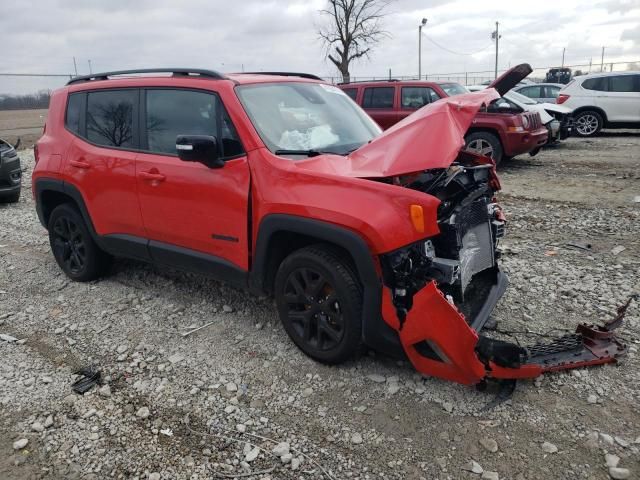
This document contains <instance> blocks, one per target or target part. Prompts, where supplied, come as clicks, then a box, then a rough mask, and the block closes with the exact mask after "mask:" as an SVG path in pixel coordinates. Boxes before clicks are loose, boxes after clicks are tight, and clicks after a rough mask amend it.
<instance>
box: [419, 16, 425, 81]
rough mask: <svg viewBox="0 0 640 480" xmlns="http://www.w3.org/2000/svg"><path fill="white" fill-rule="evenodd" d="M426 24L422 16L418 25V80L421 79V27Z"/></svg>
mask: <svg viewBox="0 0 640 480" xmlns="http://www.w3.org/2000/svg"><path fill="white" fill-rule="evenodd" d="M426 24H427V19H426V18H423V19H422V22H421V23H420V25H418V80H421V79H422V27H424V26H425V25H426Z"/></svg>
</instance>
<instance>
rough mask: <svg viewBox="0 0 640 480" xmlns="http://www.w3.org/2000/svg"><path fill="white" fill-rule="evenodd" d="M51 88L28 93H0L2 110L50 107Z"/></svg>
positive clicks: (0, 108) (0, 107)
mask: <svg viewBox="0 0 640 480" xmlns="http://www.w3.org/2000/svg"><path fill="white" fill-rule="evenodd" d="M50 98H51V90H40V91H39V92H37V93H30V94H27V95H0V110H31V109H36V108H49V99H50Z"/></svg>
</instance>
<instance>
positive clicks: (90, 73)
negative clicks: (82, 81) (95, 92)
mask: <svg viewBox="0 0 640 480" xmlns="http://www.w3.org/2000/svg"><path fill="white" fill-rule="evenodd" d="M87 62H89V75H92V74H93V71H92V70H91V59H89V60H87Z"/></svg>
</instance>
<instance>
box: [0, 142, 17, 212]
mask: <svg viewBox="0 0 640 480" xmlns="http://www.w3.org/2000/svg"><path fill="white" fill-rule="evenodd" d="M18 144H19V141H18V143H17V144H16V145H15V147H17V146H18ZM15 147H14V146H13V145H11V144H10V143H9V142H6V141H4V140H2V139H0V202H8V203H13V202H17V201H18V200H19V199H20V188H21V186H22V184H21V178H22V168H21V167H20V158H19V157H18V153H17V152H16V148H15Z"/></svg>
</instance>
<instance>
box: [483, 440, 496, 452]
mask: <svg viewBox="0 0 640 480" xmlns="http://www.w3.org/2000/svg"><path fill="white" fill-rule="evenodd" d="M480 445H482V446H483V447H484V449H485V450H486V451H488V452H491V453H496V452H497V451H498V442H496V441H495V440H494V439H493V438H481V439H480Z"/></svg>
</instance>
